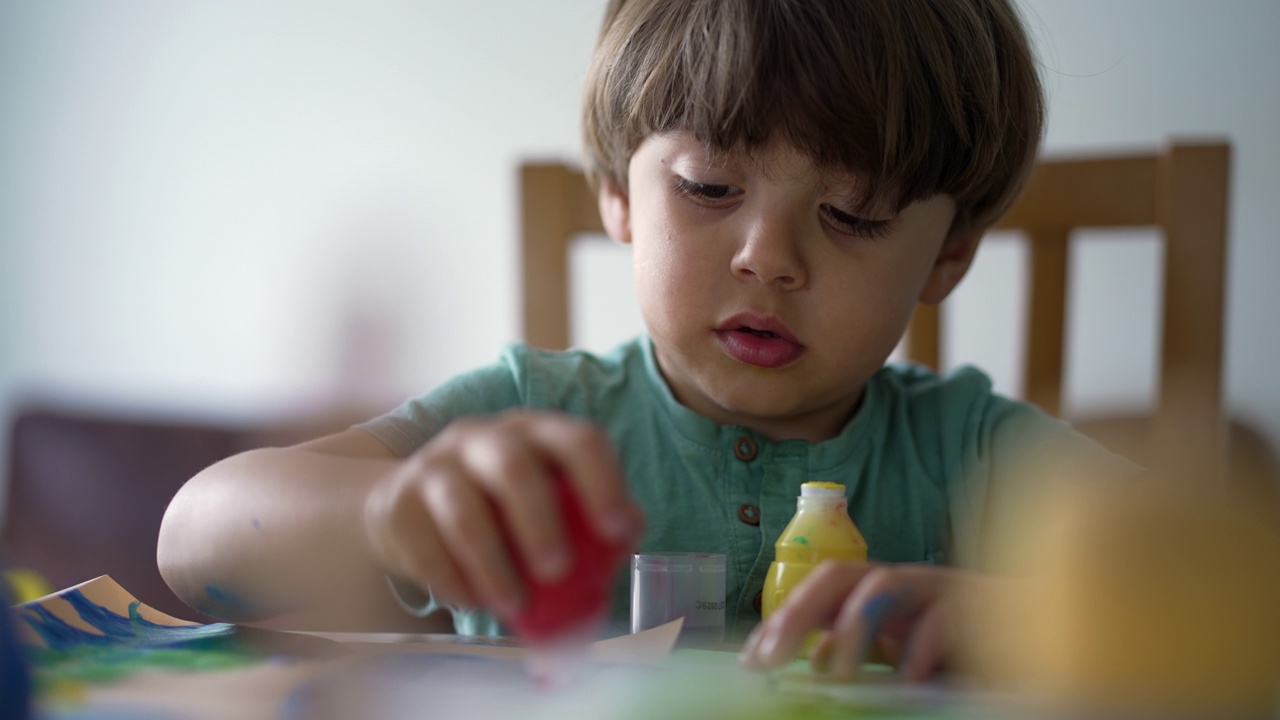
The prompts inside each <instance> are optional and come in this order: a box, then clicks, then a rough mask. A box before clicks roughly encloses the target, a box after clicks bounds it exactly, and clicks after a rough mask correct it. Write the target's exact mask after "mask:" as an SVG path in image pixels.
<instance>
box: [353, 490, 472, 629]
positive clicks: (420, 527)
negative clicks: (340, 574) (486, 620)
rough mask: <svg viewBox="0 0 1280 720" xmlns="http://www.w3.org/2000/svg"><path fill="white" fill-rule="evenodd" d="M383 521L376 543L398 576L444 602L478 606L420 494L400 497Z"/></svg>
mask: <svg viewBox="0 0 1280 720" xmlns="http://www.w3.org/2000/svg"><path fill="white" fill-rule="evenodd" d="M382 517H384V518H386V525H385V527H379V528H377V530H376V532H377V534H378V537H377V538H375V539H374V542H375V543H376V544H377V545H378V546H379V552H380V553H381V554H382V555H383V556H384V557H385V558H386V559H387V560H388V561H390V563H391V564H392V567H393V568H394V569H395V570H396V571H397V572H396V573H395V574H397V575H401V576H403V577H404V578H405V579H407V580H410V581H412V582H413V583H414V584H416V585H418V586H419V587H421V588H424V589H427V588H429V589H430V592H431V594H432V596H433V597H435V598H436V599H437V600H439V601H441V602H450V603H458V604H461V605H472V606H474V605H476V604H477V598H476V597H475V594H474V593H472V592H471V590H470V588H468V587H467V583H466V581H465V580H464V579H463V577H462V573H461V572H460V571H459V570H458V567H457V565H455V564H454V562H453V559H452V558H450V557H449V553H448V551H447V550H446V549H445V547H444V543H443V542H442V541H441V539H440V535H439V534H438V533H437V532H436V529H435V524H434V523H432V522H431V518H430V515H429V513H428V512H427V508H426V506H425V505H424V504H423V502H422V498H421V497H420V496H419V495H418V493H416V492H412V493H408V494H404V493H401V494H399V497H398V499H397V501H396V506H395V507H394V508H392V509H391V510H390V511H389V512H386V513H384V514H383V515H382Z"/></svg>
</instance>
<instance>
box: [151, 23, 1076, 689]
mask: <svg viewBox="0 0 1280 720" xmlns="http://www.w3.org/2000/svg"><path fill="white" fill-rule="evenodd" d="M584 109H585V116H584V120H585V135H586V145H587V159H588V171H589V173H590V175H591V176H592V179H593V182H594V183H595V184H596V187H597V189H598V196H599V202H600V211H601V214H602V217H603V219H604V223H605V226H606V228H607V230H608V232H609V234H610V235H611V236H612V237H613V238H614V239H616V240H618V241H619V242H622V243H626V244H629V245H631V246H632V248H633V250H634V261H635V277H636V285H637V290H638V293H639V297H640V306H641V311H642V314H643V317H644V321H645V324H646V328H647V330H648V334H647V336H645V337H642V338H638V339H637V340H635V341H633V342H630V343H627V344H625V345H623V346H621V347H620V348H618V349H617V350H615V351H614V352H612V353H610V354H608V355H604V356H596V355H593V354H590V353H586V352H568V353H549V352H543V351H538V350H533V349H530V348H527V347H522V346H514V347H512V348H510V349H508V350H507V352H506V353H505V354H504V356H503V358H502V360H501V361H500V362H499V363H497V364H495V365H492V366H490V367H486V368H481V369H479V370H477V371H475V372H472V373H469V374H466V375H463V376H461V377H459V378H456V379H454V380H453V381H451V382H449V383H447V384H445V385H444V386H442V387H440V388H437V389H436V390H434V391H432V392H430V393H428V394H427V395H425V396H423V397H421V398H418V399H415V400H411V401H409V402H407V403H406V404H405V405H403V406H402V407H400V408H399V409H397V410H395V411H394V412H392V413H390V414H388V415H386V416H383V417H380V418H376V419H374V420H372V421H370V422H368V423H365V424H364V425H361V426H358V427H356V428H353V429H351V430H348V431H346V432H343V433H339V434H337V435H334V436H330V437H326V438H321V439H318V440H315V441H312V442H309V443H304V444H302V445H299V446H296V447H293V448H283V449H263V450H257V451H253V452H249V453H245V454H243V455H239V456H236V457H233V458H230V459H228V460H225V461H223V462H221V463H218V464H217V465H214V466H213V467H211V468H209V469H207V470H206V471H204V472H202V473H201V474H200V475H198V476H197V477H195V478H194V479H192V480H191V481H190V482H189V483H188V484H187V485H186V486H185V487H184V488H183V489H182V490H181V491H180V492H179V494H178V495H177V496H176V497H175V499H174V501H173V503H172V505H171V506H170V508H169V510H168V512H167V513H166V516H165V520H164V525H163V527H162V529H161V535H160V545H159V563H160V567H161V571H162V572H163V574H164V576H165V578H166V580H167V581H168V582H169V584H170V586H171V587H173V589H174V591H175V592H177V593H178V595H179V596H180V597H182V598H183V599H184V600H186V601H187V602H188V603H190V604H191V605H193V606H194V607H196V608H199V609H201V610H203V611H206V612H211V613H214V614H217V615H220V616H222V617H225V618H228V619H231V620H236V621H241V622H243V621H253V620H261V619H264V618H269V617H272V616H278V615H282V614H289V613H303V612H306V613H310V615H308V616H305V619H304V617H299V618H295V619H294V620H292V622H293V623H294V624H299V623H311V624H312V625H315V624H317V623H322V622H326V621H328V622H332V621H333V620H334V618H335V617H338V616H340V617H343V618H345V619H347V620H348V621H349V622H350V623H351V624H353V625H363V626H364V627H366V628H368V627H371V626H375V627H379V628H385V627H387V624H388V623H389V622H392V621H395V620H396V619H399V620H400V621H406V620H407V619H408V617H409V616H408V614H406V613H404V612H403V611H402V610H400V609H398V608H397V607H396V604H395V603H394V602H393V600H392V597H393V593H392V592H390V591H388V589H387V585H386V579H390V580H391V581H392V584H393V586H394V588H395V593H394V594H395V596H397V598H398V599H399V600H400V601H402V602H404V603H405V604H407V605H409V606H412V607H415V608H417V609H418V611H419V613H420V614H421V615H422V616H424V617H426V618H427V621H426V622H427V623H428V624H425V625H419V626H417V627H418V628H419V629H423V628H433V629H443V628H446V627H448V625H447V624H446V623H447V620H448V617H446V614H445V613H437V612H435V610H437V609H440V608H446V609H448V610H449V611H450V612H449V614H451V615H452V620H453V627H454V628H455V629H456V631H458V632H461V633H496V632H499V631H500V629H499V624H498V621H499V619H500V618H503V617H509V616H510V615H511V613H512V612H514V611H515V610H516V609H517V608H519V606H520V603H521V602H522V599H523V597H522V591H523V589H522V588H521V587H520V585H519V583H518V581H517V579H516V578H517V575H516V573H515V570H514V566H513V559H512V558H511V557H508V554H507V552H506V550H505V547H504V545H503V543H502V540H501V533H500V531H499V527H500V526H503V525H505V526H506V527H508V528H509V529H510V532H511V534H512V536H513V538H514V542H515V545H516V547H517V549H516V552H517V553H518V554H519V555H520V556H521V558H522V559H523V560H524V561H525V562H527V563H528V564H529V567H530V568H531V569H532V571H533V572H534V573H535V574H536V575H539V576H541V577H545V578H554V577H556V576H558V575H560V574H561V573H563V572H564V571H565V569H566V565H567V562H568V558H569V553H571V552H572V549H571V548H568V547H565V545H564V543H563V542H562V531H561V526H560V523H559V521H558V518H557V514H556V511H555V508H554V507H553V505H552V502H551V496H550V494H549V491H548V483H549V476H550V473H551V471H552V469H553V468H554V469H558V470H561V471H563V472H564V474H565V475H566V476H567V477H568V478H569V480H570V481H571V482H572V484H573V486H574V488H575V489H576V491H577V492H578V493H579V496H580V497H581V499H582V502H583V504H584V506H585V507H586V509H587V511H588V513H589V515H590V517H591V519H592V522H593V523H594V524H595V526H596V527H597V529H598V530H599V532H601V533H602V534H604V535H605V536H607V537H609V538H613V539H616V540H619V541H623V542H627V543H629V544H630V545H632V546H633V547H636V548H637V549H639V550H641V551H697V552H722V553H726V554H727V555H728V556H729V563H728V574H727V589H728V598H727V602H726V608H727V609H726V616H727V617H726V623H727V628H728V632H729V636H730V637H731V638H732V637H736V638H742V637H743V636H744V635H745V634H746V633H747V632H748V631H749V630H751V628H752V627H754V626H755V625H756V624H757V622H758V621H759V618H760V614H759V601H758V597H759V591H760V589H761V586H762V583H763V580H764V575H765V572H766V570H767V568H768V566H769V563H770V561H771V559H772V554H773V542H774V540H775V539H776V538H777V536H778V534H779V533H780V532H781V531H782V529H783V527H784V525H785V524H786V523H787V521H788V520H789V519H790V517H791V515H792V512H793V511H794V507H795V505H794V503H795V497H796V495H797V494H798V493H797V490H798V488H799V486H800V484H801V483H803V482H805V481H809V480H832V481H838V482H841V483H843V484H845V485H846V486H847V488H848V491H849V498H850V501H849V508H850V513H851V515H852V516H853V518H854V521H855V522H856V523H857V525H858V527H859V528H860V529H861V530H862V532H863V534H864V535H865V536H866V538H867V541H868V544H869V547H870V553H871V557H872V558H873V559H875V560H877V561H880V562H883V563H924V564H919V565H911V566H895V565H881V566H876V567H875V568H873V569H868V568H828V569H826V570H824V571H822V572H819V573H815V575H814V577H813V579H812V580H811V582H809V583H807V584H806V585H805V586H804V587H803V588H802V589H801V590H799V591H797V595H796V598H797V599H796V601H795V603H794V604H795V605H796V606H798V607H800V608H803V609H805V610H807V611H808V612H807V613H804V614H798V613H797V612H795V611H793V612H789V613H779V616H778V617H777V618H776V620H777V621H776V622H771V623H770V624H769V625H768V626H767V627H765V628H763V629H762V630H761V631H760V632H758V633H757V634H756V635H753V636H752V638H751V639H750V640H749V642H748V644H747V646H746V649H745V651H744V662H746V663H747V664H748V665H750V666H753V667H768V666H771V665H772V664H776V663H777V662H780V661H781V660H782V659H785V657H788V656H789V657H794V652H795V647H797V646H798V644H799V640H800V638H802V637H803V636H804V634H805V633H807V632H808V630H809V629H810V628H811V627H814V626H816V624H817V623H819V622H821V621H822V620H823V618H824V616H827V615H831V614H833V613H834V612H835V610H836V609H837V608H838V607H841V606H842V605H843V607H844V610H843V611H841V612H842V615H841V616H840V619H838V621H837V624H836V626H835V632H833V633H832V634H831V635H830V636H829V639H828V641H827V642H826V643H825V644H824V645H823V646H822V647H821V648H820V652H819V656H820V658H822V659H824V660H825V659H826V658H830V661H831V662H830V663H828V665H829V667H830V668H831V669H832V670H833V672H835V673H836V674H839V675H845V674H847V673H848V672H850V669H849V668H850V667H856V660H857V657H856V647H857V646H858V645H859V644H861V643H863V640H864V638H866V637H869V636H870V635H872V634H875V628H876V626H878V625H879V621H880V620H881V619H883V618H884V617H885V616H886V614H887V613H889V611H890V610H892V611H893V613H892V614H893V615H894V617H898V616H903V617H907V618H919V623H918V628H919V632H918V633H917V634H918V636H920V637H923V638H924V639H923V640H918V641H917V642H919V643H922V644H921V647H922V648H926V651H925V652H923V653H919V654H917V655H915V657H917V658H920V657H924V658H926V659H923V660H914V659H913V661H912V662H913V665H912V667H911V668H909V670H910V672H911V673H912V674H914V675H920V674H923V673H925V672H927V671H928V669H929V668H930V667H932V665H933V664H934V662H935V661H936V659H937V658H938V657H940V656H941V654H942V652H943V650H944V648H942V646H941V645H940V643H939V641H938V638H939V637H941V634H940V632H941V628H942V626H944V625H945V620H946V612H945V608H944V607H943V605H942V604H939V603H937V602H935V600H936V598H937V597H938V593H939V588H940V587H941V585H942V583H943V581H944V580H945V579H946V578H948V577H951V571H947V570H945V569H942V568H937V567H933V565H937V564H943V563H946V562H948V561H950V560H952V559H953V558H952V557H951V554H950V548H951V547H952V546H953V544H954V542H955V541H956V540H957V539H963V536H965V535H967V534H968V533H969V530H970V524H969V520H968V518H969V513H968V511H969V510H971V509H972V508H976V507H978V506H980V505H983V504H985V503H984V501H983V500H982V498H983V497H984V493H985V492H986V490H987V489H988V487H992V488H994V485H992V483H994V482H995V477H994V473H993V470H995V469H997V468H1002V467H1003V466H1004V465H1003V464H1004V462H1005V460H1007V459H1008V458H1009V457H1010V456H1011V455H1012V454H1013V453H1014V452H1016V451H1018V450H1019V449H1020V448H1023V447H1025V446H1026V445H1027V444H1029V443H1032V442H1035V443H1040V442H1054V443H1058V442H1062V443H1065V444H1067V445H1073V444H1075V443H1077V442H1079V444H1080V446H1081V447H1084V446H1086V445H1087V443H1085V442H1084V441H1080V440H1079V439H1078V438H1076V437H1075V436H1074V435H1072V434H1071V433H1070V431H1069V430H1068V429H1067V428H1066V427H1065V426H1063V425H1062V424H1060V423H1057V422H1056V421H1053V420H1051V419H1049V418H1047V417H1045V416H1043V415H1041V414H1040V413H1038V412H1037V411H1036V410H1034V409H1033V408H1030V407H1028V406H1026V405H1023V404H1020V403H1017V402H1014V401H1011V400H1008V399H1005V398H1001V397H998V396H995V395H993V394H992V393H991V390H990V382H989V381H988V380H987V378H986V377H985V376H983V375H981V374H980V373H979V372H977V371H975V370H971V369H966V370H961V371H958V372H956V373H953V374H951V375H949V376H947V377H945V378H939V377H936V376H934V375H932V374H930V373H928V372H926V371H924V370H922V369H918V368H912V367H897V368H882V365H883V363H884V361H885V359H886V358H887V357H888V355H889V353H890V352H891V351H892V349H893V347H894V346H895V344H896V343H897V341H898V339H899V337H900V336H901V335H902V333H903V330H904V328H905V327H906V324H907V321H908V319H909V317H910V314H911V311H912V309H913V307H914V306H915V304H916V303H917V302H918V301H923V302H928V303H936V302H939V301H941V300H942V299H943V298H945V297H946V296H947V294H948V293H949V292H950V291H951V289H952V288H953V287H954V286H955V285H956V283H957V282H958V281H959V280H960V278H961V277H962V276H963V275H964V273H965V271H966V270H967V268H968V267H969V263H970V261H971V259H972V257H973V253H974V250H975V248H976V246H977V243H978V240H979V238H980V236H981V234H982V232H983V231H984V230H985V229H986V228H987V227H988V226H989V225H990V224H991V223H992V222H994V221H995V219H996V218H997V217H999V215H1000V214H1001V213H1002V212H1003V211H1004V210H1005V209H1006V208H1007V207H1008V206H1009V204H1010V203H1011V202H1012V200H1013V198H1014V197H1015V195H1016V193H1017V191H1018V190H1019V188H1020V186H1021V184H1022V182H1023V180H1024V178H1025V177H1026V175H1027V173H1028V171H1029V169H1030V166H1031V164H1032V162H1033V159H1034V156H1035V153H1036V149H1037V146H1038V142H1039V137H1040V131H1041V123H1042V113H1043V109H1042V99H1041V93H1040V87H1039V84H1038V80H1037V77H1036V69H1035V65H1034V62H1033V58H1032V55H1031V52H1030V49H1029V47H1028V43H1027V39H1026V37H1025V35H1024V33H1023V30H1022V28H1021V26H1020V25H1019V22H1018V19H1017V16H1016V14H1015V12H1014V10H1013V8H1012V7H1011V6H1010V3H1009V0H825V1H819V0H804V1H803V2H800V1H796V0H697V1H691V0H627V2H618V1H617V0H615V1H614V2H612V3H611V5H610V7H609V8H608V10H607V13H606V19H605V23H604V28H603V31H602V34H601V37H600V40H599V43H598V45H597V49H596V52H595V55H594V58H593V61H592V66H591V71H590V74H589V81H588V87H587V93H586V101H585V106H584ZM1015 436H1016V437H1015ZM646 523H647V527H646ZM864 576H865V577H864ZM619 589H620V591H619V592H618V593H617V597H616V603H615V609H614V620H615V621H616V622H618V623H619V624H623V623H625V619H626V614H627V599H628V597H627V593H626V590H625V589H626V578H620V584H619ZM315 598H322V599H323V601H320V602H317V601H314V599H315ZM885 598H888V599H889V600H888V601H886V600H885ZM308 599H312V604H311V605H306V601H307V600H308ZM907 600H909V601H910V602H909V603H907ZM904 603H905V604H904ZM354 608H358V609H359V613H357V612H356V610H354ZM442 621H444V623H442ZM400 624H401V625H403V624H404V623H403V622H401V623H400ZM908 625H912V623H910V622H909V623H908ZM331 626H332V625H331ZM889 635H892V633H887V634H886V637H887V639H889V640H892V639H893V637H888V636H889ZM896 637H898V639H901V638H902V637H904V636H901V635H899V636H896ZM788 653H790V655H788Z"/></svg>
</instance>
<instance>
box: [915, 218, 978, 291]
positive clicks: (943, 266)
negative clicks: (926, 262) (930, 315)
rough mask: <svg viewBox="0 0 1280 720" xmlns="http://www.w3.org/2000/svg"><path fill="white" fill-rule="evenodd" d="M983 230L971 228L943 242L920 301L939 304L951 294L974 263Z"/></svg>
mask: <svg viewBox="0 0 1280 720" xmlns="http://www.w3.org/2000/svg"><path fill="white" fill-rule="evenodd" d="M982 234H983V230H981V229H979V230H969V231H966V232H963V233H959V234H956V235H952V236H951V237H949V238H947V239H946V241H944V242H943V243H942V249H941V250H939V251H938V258H937V260H935V261H934V263H933V269H932V270H931V271H930V272H929V277H928V279H927V280H925V283H924V289H923V290H921V291H920V302H922V303H925V304H927V305H937V304H938V303H940V302H942V301H943V300H945V299H946V298H947V296H948V295H950V294H951V291H952V290H953V289H955V286H956V285H957V284H959V282H960V279H961V278H963V277H964V274H965V273H966V272H968V271H969V266H970V265H972V264H973V255H974V253H976V252H977V251H978V241H979V240H981V239H982Z"/></svg>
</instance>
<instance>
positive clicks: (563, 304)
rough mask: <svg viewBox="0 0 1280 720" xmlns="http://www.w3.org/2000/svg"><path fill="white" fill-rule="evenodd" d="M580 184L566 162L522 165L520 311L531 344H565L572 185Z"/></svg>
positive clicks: (558, 347)
mask: <svg viewBox="0 0 1280 720" xmlns="http://www.w3.org/2000/svg"><path fill="white" fill-rule="evenodd" d="M570 183H572V184H573V185H572V187H571V185H570ZM581 184H582V180H581V178H580V177H579V176H578V175H577V173H574V172H572V171H571V170H570V169H569V168H567V167H565V166H564V165H560V164H526V165H523V166H521V168H520V217H521V227H520V245H521V247H520V252H521V268H522V277H521V283H522V285H521V294H522V298H521V299H522V307H521V311H522V313H523V323H524V339H525V341H526V342H527V343H529V344H530V345H533V346H535V347H540V348H546V349H548V350H561V349H564V348H566V347H568V346H569V240H570V238H571V237H572V236H573V232H574V227H573V221H574V219H575V217H576V215H575V212H574V211H575V210H576V207H575V206H574V205H573V204H572V202H571V200H572V198H573V197H574V196H573V195H572V194H571V190H574V189H576V188H577V186H578V185H581Z"/></svg>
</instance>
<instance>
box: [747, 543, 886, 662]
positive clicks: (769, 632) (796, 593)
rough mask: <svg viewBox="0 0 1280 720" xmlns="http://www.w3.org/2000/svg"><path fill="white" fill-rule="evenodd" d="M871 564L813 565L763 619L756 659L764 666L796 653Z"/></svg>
mask: <svg viewBox="0 0 1280 720" xmlns="http://www.w3.org/2000/svg"><path fill="white" fill-rule="evenodd" d="M872 568H873V566H871V565H862V564H850V563H834V562H826V563H822V564H820V565H819V566H818V567H816V568H814V570H813V572H811V573H810V574H809V575H808V577H806V578H805V579H804V581H803V582H801V583H800V585H798V586H797V587H796V588H795V590H793V591H791V594H790V595H789V596H788V597H787V602H786V604H785V605H783V606H782V607H781V608H780V609H779V610H778V611H777V612H776V613H775V614H774V615H773V617H771V618H769V620H768V621H767V622H765V624H764V627H763V628H762V632H763V634H762V636H761V638H760V643H759V645H758V646H757V647H756V651H755V655H756V660H757V662H758V663H759V664H760V665H761V666H763V667H766V668H771V667H777V666H779V665H783V664H786V663H788V662H790V661H791V660H792V659H793V658H795V657H796V654H797V653H798V652H799V651H800V647H801V645H802V644H803V643H804V641H805V639H806V638H807V637H808V635H809V633H810V632H811V631H813V630H815V629H818V628H820V627H823V626H824V625H825V624H826V623H827V622H828V621H829V618H831V617H832V615H834V614H835V612H836V611H837V610H838V609H839V608H840V607H841V604H842V603H843V602H844V600H845V598H846V597H848V596H849V594H850V593H851V592H854V588H855V587H857V585H858V583H859V581H861V580H862V578H863V576H865V575H866V574H867V573H869V572H871V570H872Z"/></svg>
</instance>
